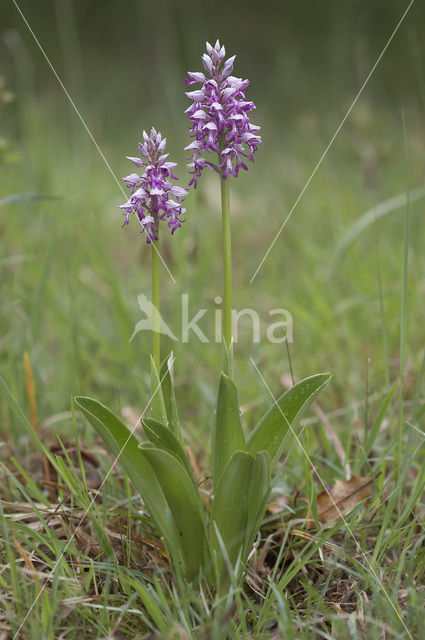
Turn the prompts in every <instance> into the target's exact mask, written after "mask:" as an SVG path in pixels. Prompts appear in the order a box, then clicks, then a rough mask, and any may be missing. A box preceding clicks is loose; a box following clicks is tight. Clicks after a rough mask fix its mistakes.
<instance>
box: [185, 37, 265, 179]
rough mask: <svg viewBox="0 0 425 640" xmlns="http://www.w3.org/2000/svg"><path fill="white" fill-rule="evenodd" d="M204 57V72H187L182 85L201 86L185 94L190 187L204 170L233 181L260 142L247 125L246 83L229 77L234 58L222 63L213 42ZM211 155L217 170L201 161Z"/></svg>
mask: <svg viewBox="0 0 425 640" xmlns="http://www.w3.org/2000/svg"><path fill="white" fill-rule="evenodd" d="M206 46H207V53H204V55H203V56H202V63H203V65H204V68H205V71H206V73H204V72H200V71H199V72H198V71H189V72H188V74H187V76H188V77H187V78H186V79H185V83H186V85H188V86H190V85H193V84H199V83H200V84H202V86H201V88H200V89H196V90H194V91H187V92H186V96H187V97H188V98H189V99H190V100H192V101H193V104H192V105H191V106H190V107H189V108H188V109H186V113H187V114H188V115H189V118H190V120H191V122H192V126H191V128H190V132H191V137H192V138H193V142H191V144H189V145H188V146H187V147H186V151H190V152H191V157H190V162H189V164H188V165H187V166H188V167H189V169H191V174H192V180H191V181H190V183H189V184H190V185H192V184H193V185H194V187H195V188H196V183H197V180H198V178H199V177H200V175H201V173H202V170H203V169H204V168H205V167H206V166H208V167H209V168H210V169H218V170H219V171H220V173H221V175H222V177H223V179H226V178H227V177H228V176H229V175H230V174H232V175H233V176H235V177H237V175H238V173H239V169H241V168H242V169H245V170H246V169H247V168H248V167H247V165H246V162H245V160H244V158H247V159H248V160H250V161H251V162H252V161H253V155H254V152H255V151H256V150H257V146H258V145H259V144H260V142H261V137H260V136H259V135H258V132H259V130H260V128H261V127H258V126H256V125H254V124H252V123H251V122H250V120H251V119H252V115H251V111H253V110H254V109H255V104H254V103H253V102H249V101H247V100H246V97H245V89H246V88H247V87H248V85H249V80H242V79H241V78H236V77H234V76H232V75H231V73H232V71H233V63H234V60H235V57H236V56H232V57H231V58H229V59H228V60H226V61H224V57H225V55H226V51H225V49H224V47H222V46H221V45H220V42H219V41H218V40H217V42H216V43H215V45H214V47H212V46H211V45H210V43H209V42H207V45H206ZM205 151H206V152H208V151H214V152H216V153H218V155H219V164H218V167H216V166H214V164H213V163H211V162H208V161H207V160H205V158H203V157H202V154H203V152H205Z"/></svg>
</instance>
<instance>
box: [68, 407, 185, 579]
mask: <svg viewBox="0 0 425 640" xmlns="http://www.w3.org/2000/svg"><path fill="white" fill-rule="evenodd" d="M75 403H76V404H77V406H78V407H79V408H80V409H81V411H82V412H83V413H84V415H85V416H86V418H87V419H88V421H89V422H90V424H91V425H92V426H93V427H94V428H95V429H96V431H97V433H98V434H99V435H100V437H101V438H102V439H103V441H104V442H105V444H106V446H107V447H108V449H109V450H110V451H111V453H112V454H113V455H114V456H115V458H116V459H117V462H119V464H120V466H121V467H122V469H124V471H125V472H126V473H127V475H128V476H129V477H130V478H131V480H132V481H133V483H134V486H135V487H136V489H137V491H138V492H139V493H140V495H141V496H142V499H143V502H144V503H145V505H146V508H147V510H148V511H149V514H150V516H151V518H152V521H153V523H154V525H155V527H156V529H157V531H158V533H159V534H160V535H161V536H162V537H163V538H164V541H165V544H166V547H167V550H168V553H169V554H170V555H171V558H172V560H173V562H174V565H175V566H176V568H178V567H179V564H182V562H183V557H182V547H181V541H180V538H179V535H178V532H177V529H176V526H175V523H174V519H173V516H172V514H171V512H170V508H169V506H168V502H167V500H166V498H165V495H164V492H163V490H162V487H161V485H160V483H159V481H158V479H157V476H156V473H155V471H154V470H153V469H152V466H151V465H150V464H149V462H148V460H147V457H146V452H144V453H142V451H141V450H140V449H139V441H138V440H137V438H136V437H135V436H134V435H132V433H131V432H130V431H129V430H128V429H127V427H126V426H125V425H124V424H123V423H122V422H121V420H119V419H118V418H117V417H116V416H115V415H114V414H113V413H112V411H110V410H109V409H108V408H107V407H105V405H103V404H102V403H100V402H98V401H97V400H93V399H92V398H87V397H82V396H79V397H77V398H75Z"/></svg>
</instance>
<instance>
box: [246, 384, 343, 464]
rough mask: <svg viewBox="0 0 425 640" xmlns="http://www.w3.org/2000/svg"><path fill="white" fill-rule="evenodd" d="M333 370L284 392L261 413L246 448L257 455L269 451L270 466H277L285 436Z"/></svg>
mask: <svg viewBox="0 0 425 640" xmlns="http://www.w3.org/2000/svg"><path fill="white" fill-rule="evenodd" d="M331 377H332V376H331V374H330V373H318V374H317V375H314V376H311V377H309V378H305V379H304V380H302V381H301V382H298V383H297V384H296V385H294V386H293V387H292V388H291V389H289V390H288V391H287V392H286V393H284V394H283V395H282V396H281V397H280V398H279V399H278V400H277V401H276V402H275V403H274V404H273V405H272V407H271V408H270V409H269V410H268V411H267V413H266V414H265V415H264V416H263V417H262V419H261V420H260V422H259V423H258V425H257V426H256V427H255V429H254V431H253V432H252V433H251V434H250V436H249V437H248V440H247V443H246V445H247V446H246V448H247V451H248V452H249V453H251V454H252V455H255V454H256V453H258V452H259V451H267V453H268V454H269V457H270V466H271V468H273V467H274V465H275V464H276V462H277V461H278V460H279V458H280V456H281V455H282V450H283V446H284V444H285V443H284V440H285V437H286V435H287V433H288V431H289V430H290V428H292V429H295V427H296V426H297V424H298V422H299V420H300V419H301V417H302V415H303V413H304V412H305V411H306V409H307V408H308V407H309V406H310V404H311V403H312V402H313V400H314V399H315V398H316V396H317V395H318V393H319V392H320V391H321V390H322V389H323V387H324V386H325V385H326V384H327V383H328V382H329V380H330V379H331Z"/></svg>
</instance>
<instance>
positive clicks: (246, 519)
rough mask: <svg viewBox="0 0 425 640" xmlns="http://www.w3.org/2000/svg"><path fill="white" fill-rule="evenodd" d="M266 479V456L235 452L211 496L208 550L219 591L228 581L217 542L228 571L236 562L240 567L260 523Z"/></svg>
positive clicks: (267, 465)
mask: <svg viewBox="0 0 425 640" xmlns="http://www.w3.org/2000/svg"><path fill="white" fill-rule="evenodd" d="M269 477H270V465H269V460H268V455H267V453H266V452H261V453H259V454H258V455H256V456H255V457H253V456H251V455H249V454H248V453H246V452H244V451H237V452H236V453H234V455H233V456H232V458H231V459H230V461H229V464H228V465H227V467H226V469H225V470H224V473H223V475H222V477H221V480H220V482H219V484H218V487H217V490H216V492H215V495H214V502H213V507H212V511H211V523H210V536H211V549H212V552H213V554H214V555H215V566H216V570H217V580H218V582H219V586H220V587H225V586H226V584H228V582H229V577H230V576H229V574H228V569H227V566H226V561H225V558H224V556H223V551H222V549H221V541H222V543H223V544H224V547H225V550H226V553H227V556H228V559H229V561H230V564H231V565H232V568H233V569H235V567H236V564H237V562H238V560H240V561H241V565H240V566H243V563H244V562H245V560H246V557H247V554H248V553H249V551H250V548H251V547H250V545H251V543H252V540H253V538H254V536H255V534H256V532H257V529H258V526H259V523H260V522H261V518H262V515H263V511H264V506H265V502H266V500H267V496H268V493H269V489H270V482H269ZM217 531H218V534H219V535H218V534H217ZM220 538H221V541H220Z"/></svg>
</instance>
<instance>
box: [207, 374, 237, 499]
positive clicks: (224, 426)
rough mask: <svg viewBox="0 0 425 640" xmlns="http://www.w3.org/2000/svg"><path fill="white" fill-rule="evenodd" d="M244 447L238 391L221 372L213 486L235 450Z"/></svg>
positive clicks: (214, 437)
mask: <svg viewBox="0 0 425 640" xmlns="http://www.w3.org/2000/svg"><path fill="white" fill-rule="evenodd" d="M244 449H245V437H244V434H243V429H242V424H241V418H240V413H239V401H238V392H237V389H236V386H235V384H234V382H233V380H231V379H230V378H229V377H228V376H226V374H224V373H222V374H221V377H220V383H219V387H218V398H217V413H216V417H215V425H214V431H213V440H212V450H213V479H214V487H217V485H218V483H219V481H220V478H221V475H222V473H223V471H224V469H225V468H226V466H227V464H228V462H229V460H230V458H231V457H232V455H233V454H234V453H235V451H243V450H244Z"/></svg>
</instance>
